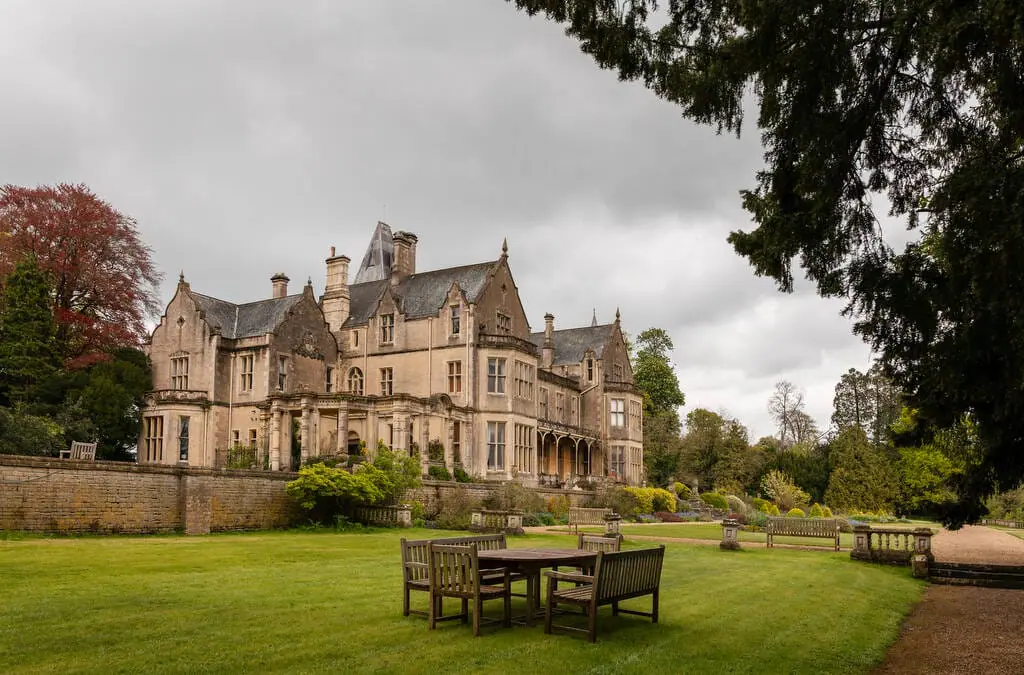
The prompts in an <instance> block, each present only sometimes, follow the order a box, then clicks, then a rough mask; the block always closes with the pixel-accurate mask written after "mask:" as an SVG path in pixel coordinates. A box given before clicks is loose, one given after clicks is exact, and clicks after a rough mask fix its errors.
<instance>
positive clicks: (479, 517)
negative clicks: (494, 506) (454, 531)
mask: <svg viewBox="0 0 1024 675" xmlns="http://www.w3.org/2000/svg"><path fill="white" fill-rule="evenodd" d="M470 518H471V520H470V524H469V531H470V532H483V533H488V532H504V533H505V534H525V531H524V530H523V512H522V511H494V510H491V509H477V510H475V511H473V513H472V515H471V516H470Z"/></svg>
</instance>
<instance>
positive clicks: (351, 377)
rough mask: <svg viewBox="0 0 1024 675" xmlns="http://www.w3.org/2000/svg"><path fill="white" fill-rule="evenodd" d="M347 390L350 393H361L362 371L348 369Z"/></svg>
mask: <svg viewBox="0 0 1024 675" xmlns="http://www.w3.org/2000/svg"><path fill="white" fill-rule="evenodd" d="M348 391H349V393H351V394H358V395H360V396H362V394H363V371H361V370H359V369H358V368H353V369H351V370H349V371H348Z"/></svg>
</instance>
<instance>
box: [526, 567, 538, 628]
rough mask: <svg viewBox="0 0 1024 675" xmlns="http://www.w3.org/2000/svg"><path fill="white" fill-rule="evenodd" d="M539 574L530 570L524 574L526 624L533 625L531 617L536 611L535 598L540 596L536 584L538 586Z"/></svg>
mask: <svg viewBox="0 0 1024 675" xmlns="http://www.w3.org/2000/svg"><path fill="white" fill-rule="evenodd" d="M539 577H540V575H539V574H538V573H536V572H532V573H530V574H528V575H527V576H526V625H527V627H530V626H533V617H534V615H535V614H536V613H537V604H536V603H537V598H539V597H540V593H539V591H538V588H537V587H538V586H540V583H539V581H540V579H539Z"/></svg>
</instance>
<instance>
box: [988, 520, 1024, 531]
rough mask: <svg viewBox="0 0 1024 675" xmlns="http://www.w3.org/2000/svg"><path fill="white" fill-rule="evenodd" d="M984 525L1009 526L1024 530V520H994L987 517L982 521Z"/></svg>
mask: <svg viewBox="0 0 1024 675" xmlns="http://www.w3.org/2000/svg"><path fill="white" fill-rule="evenodd" d="M981 524H982V525H995V526H997V527H1009V528H1011V529H1014V530H1024V520H993V519H991V518H985V519H984V520H982V521H981Z"/></svg>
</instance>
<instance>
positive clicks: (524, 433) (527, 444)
mask: <svg viewBox="0 0 1024 675" xmlns="http://www.w3.org/2000/svg"><path fill="white" fill-rule="evenodd" d="M535 438H536V433H535V432H534V430H533V427H528V426H526V425H525V424H517V425H515V448H514V452H515V455H514V456H513V458H512V468H514V469H518V470H519V471H524V472H527V473H531V472H532V471H533V466H532V465H533V462H532V460H533V457H534V451H533V445H534V439H535Z"/></svg>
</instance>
